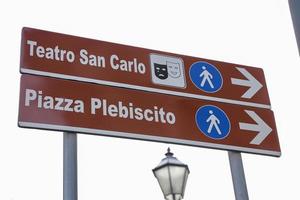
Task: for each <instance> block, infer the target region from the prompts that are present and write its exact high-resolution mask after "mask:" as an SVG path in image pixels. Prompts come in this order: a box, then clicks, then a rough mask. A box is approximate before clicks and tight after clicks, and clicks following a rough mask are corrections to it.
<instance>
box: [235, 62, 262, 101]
mask: <svg viewBox="0 0 300 200" xmlns="http://www.w3.org/2000/svg"><path fill="white" fill-rule="evenodd" d="M236 69H237V70H239V72H241V74H243V75H244V76H245V77H246V78H247V79H245V80H244V79H237V78H231V83H232V84H234V85H240V86H247V87H249V89H248V90H247V91H246V92H245V93H244V94H243V95H242V98H246V99H251V98H252V97H253V96H254V95H255V94H256V93H257V92H258V91H259V90H260V89H261V88H262V87H263V85H262V84H261V83H260V82H259V81H258V80H256V78H254V76H252V74H250V73H249V72H248V71H247V70H246V69H245V68H241V67H236Z"/></svg>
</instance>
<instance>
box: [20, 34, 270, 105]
mask: <svg viewBox="0 0 300 200" xmlns="http://www.w3.org/2000/svg"><path fill="white" fill-rule="evenodd" d="M20 71H21V73H25V74H34V75H43V76H48V77H56V78H62V79H69V80H76V81H83V82H89V83H96V84H101V85H107V86H116V87H122V88H128V89H135V90H143V91H146V92H155V93H161V94H167V95H175V96H182V97H189V98H196V99H201V100H209V101H214V102H221V103H229V104H235V105H245V106H250V107H257V108H267V109H270V108H271V106H270V100H269V95H268V91H267V86H266V82H265V78H264V73H263V70H262V69H261V68H255V67H249V66H244V65H239V64H232V63H226V62H220V61H214V60H209V59H205V58H197V57H191V56H186V55H179V54H174V53H168V52H162V51H157V50H151V49H145V48H138V47H132V46H127V45H121V44H115V43H110V42H104V41H99V40H93V39H87V38H82V37H76V36H70V35H65V34H60V33H54V32H48V31H43V30H38V29H32V28H23V30H22V42H21V61H20Z"/></svg>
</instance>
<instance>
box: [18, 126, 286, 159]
mask: <svg viewBox="0 0 300 200" xmlns="http://www.w3.org/2000/svg"><path fill="white" fill-rule="evenodd" d="M18 125H19V126H20V127H24V128H38V129H47V130H56V131H70V132H74V133H89V134H96V135H103V136H111V137H121V138H129V139H139V140H147V141H156V142H168V143H174V144H183V145H189V146H198V147H207V148H213V149H222V150H232V151H240V152H247V153H254V154H263V155H270V156H276V157H279V156H281V152H278V151H270V150H262V149H254V148H247V147H238V146H233V145H224V144H214V143H208V142H199V141H192V140H183V139H175V138H169V137H159V136H150V135H144V134H139V133H128V132H119V131H108V130H101V129H92V128H82V127H73V126H61V125H53V124H43V123H33V122H24V121H19V122H18Z"/></svg>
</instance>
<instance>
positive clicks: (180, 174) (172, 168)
mask: <svg viewBox="0 0 300 200" xmlns="http://www.w3.org/2000/svg"><path fill="white" fill-rule="evenodd" d="M165 155H166V157H165V158H164V159H162V161H161V162H160V163H159V165H158V166H157V167H155V168H154V169H153V170H152V171H153V173H154V176H155V178H156V179H157V181H158V183H159V186H160V188H161V190H162V192H163V194H164V197H165V199H166V200H181V199H183V195H184V190H185V185H186V181H187V178H188V175H189V173H190V171H189V168H188V166H187V165H186V164H183V163H182V162H180V161H179V160H177V158H175V157H173V153H171V152H170V148H168V152H167V153H166V154H165Z"/></svg>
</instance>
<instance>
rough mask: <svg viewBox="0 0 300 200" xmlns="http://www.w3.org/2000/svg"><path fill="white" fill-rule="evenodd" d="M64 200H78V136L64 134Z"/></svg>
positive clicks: (68, 133) (69, 133)
mask: <svg viewBox="0 0 300 200" xmlns="http://www.w3.org/2000/svg"><path fill="white" fill-rule="evenodd" d="M63 151H64V153H63V157H64V158H63V159H64V162H63V165H64V167H63V170H64V175H63V176H64V178H63V182H64V183H63V187H64V191H63V196H64V198H63V199H64V200H77V134H76V133H71V132H64V149H63Z"/></svg>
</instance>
